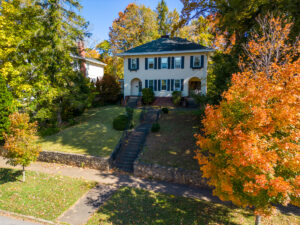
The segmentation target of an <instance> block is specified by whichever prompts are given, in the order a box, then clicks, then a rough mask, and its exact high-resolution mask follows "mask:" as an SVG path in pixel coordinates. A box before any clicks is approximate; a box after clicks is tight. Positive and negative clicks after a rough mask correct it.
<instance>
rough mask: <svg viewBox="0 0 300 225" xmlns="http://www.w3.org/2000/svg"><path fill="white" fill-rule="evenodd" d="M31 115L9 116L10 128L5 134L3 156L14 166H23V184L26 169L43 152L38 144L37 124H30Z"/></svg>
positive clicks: (18, 114)
mask: <svg viewBox="0 0 300 225" xmlns="http://www.w3.org/2000/svg"><path fill="white" fill-rule="evenodd" d="M29 119H30V118H29V115H28V114H25V113H18V112H15V113H13V114H11V115H10V116H9V121H10V127H9V129H8V132H7V133H6V134H4V139H5V145H4V150H2V151H3V152H2V156H3V157H4V158H6V159H8V161H7V163H9V164H10V165H12V166H17V165H21V166H22V168H23V182H25V167H27V166H29V165H30V163H31V162H33V161H36V160H37V157H38V156H39V152H40V151H41V149H40V146H38V145H37V144H36V140H37V136H36V133H37V130H36V128H37V123H36V122H35V123H30V122H29Z"/></svg>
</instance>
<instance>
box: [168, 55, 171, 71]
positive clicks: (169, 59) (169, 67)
mask: <svg viewBox="0 0 300 225" xmlns="http://www.w3.org/2000/svg"><path fill="white" fill-rule="evenodd" d="M168 69H171V57H168Z"/></svg>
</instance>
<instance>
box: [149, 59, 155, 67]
mask: <svg viewBox="0 0 300 225" xmlns="http://www.w3.org/2000/svg"><path fill="white" fill-rule="evenodd" d="M148 68H149V69H154V58H149V59H148Z"/></svg>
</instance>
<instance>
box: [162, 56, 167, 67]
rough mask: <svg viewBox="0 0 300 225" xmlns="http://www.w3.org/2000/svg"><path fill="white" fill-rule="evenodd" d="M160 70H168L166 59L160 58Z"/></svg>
mask: <svg viewBox="0 0 300 225" xmlns="http://www.w3.org/2000/svg"><path fill="white" fill-rule="evenodd" d="M161 68H162V69H168V58H161Z"/></svg>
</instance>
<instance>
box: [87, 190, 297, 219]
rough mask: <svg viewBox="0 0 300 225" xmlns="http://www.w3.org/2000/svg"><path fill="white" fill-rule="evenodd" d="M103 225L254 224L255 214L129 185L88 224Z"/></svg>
mask: <svg viewBox="0 0 300 225" xmlns="http://www.w3.org/2000/svg"><path fill="white" fill-rule="evenodd" d="M299 223H300V218H299V217H296V216H287V215H283V214H279V215H277V216H274V217H272V218H271V219H269V220H267V219H263V221H262V225H267V224H270V225H271V224H278V225H279V224H280V225H291V224H295V225H296V224H299ZM99 224H101V225H109V224H122V225H127V224H128V225H129V224H151V225H152V224H161V225H168V224H170V225H177V224H178V225H192V224H195V225H201V224H203V225H207V224H231V225H237V224H243V225H252V224H254V217H253V215H252V214H251V213H250V212H249V211H246V210H242V209H235V208H230V207H226V206H223V205H220V204H215V203H210V202H206V201H200V200H195V199H190V198H183V197H175V196H172V195H165V194H159V193H154V192H148V191H144V190H140V189H133V188H127V187H126V188H122V189H120V190H119V191H117V192H116V193H115V194H114V195H113V196H112V197H111V198H110V199H109V200H108V202H106V203H104V205H103V206H102V207H100V209H99V210H98V212H97V213H96V214H94V215H93V216H92V218H91V219H90V220H89V222H88V223H87V225H99Z"/></svg>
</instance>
